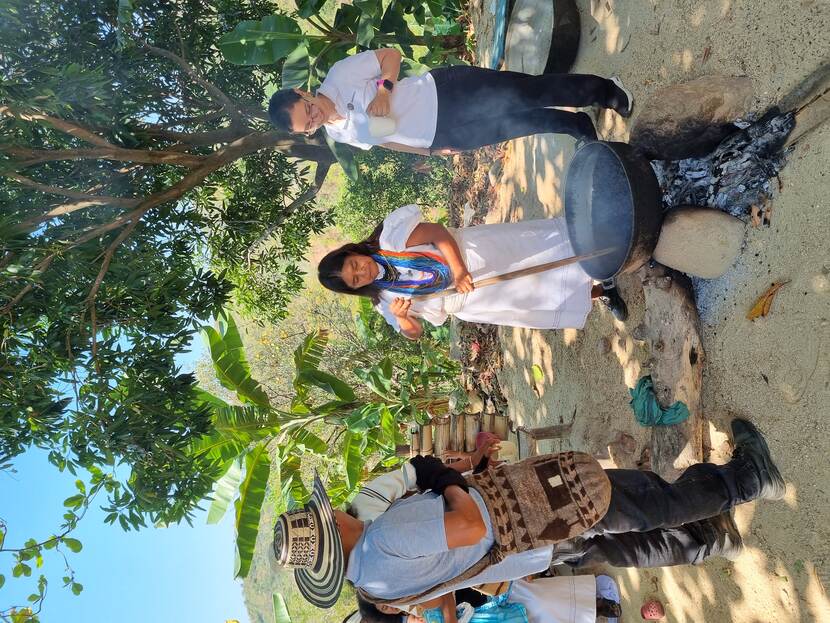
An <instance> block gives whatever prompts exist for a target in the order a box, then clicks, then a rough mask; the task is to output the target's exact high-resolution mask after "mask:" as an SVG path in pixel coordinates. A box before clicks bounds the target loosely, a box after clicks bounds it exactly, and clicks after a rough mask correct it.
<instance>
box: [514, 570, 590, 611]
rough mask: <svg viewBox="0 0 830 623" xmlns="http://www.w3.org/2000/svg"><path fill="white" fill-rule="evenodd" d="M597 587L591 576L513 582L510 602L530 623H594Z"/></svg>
mask: <svg viewBox="0 0 830 623" xmlns="http://www.w3.org/2000/svg"><path fill="white" fill-rule="evenodd" d="M596 599H597V585H596V580H595V579H594V576H593V575H574V576H560V577H555V578H537V579H535V580H533V581H532V582H527V581H525V580H518V581H516V582H513V588H512V589H511V591H510V601H512V602H516V603H520V604H522V605H523V606H524V607H525V609H526V610H527V618H528V621H529V622H530V623H596V620H597V601H596Z"/></svg>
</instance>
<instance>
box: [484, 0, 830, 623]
mask: <svg viewBox="0 0 830 623" xmlns="http://www.w3.org/2000/svg"><path fill="white" fill-rule="evenodd" d="M578 4H579V6H580V10H581V13H582V42H583V43H582V49H581V51H580V56H579V58H578V59H577V64H576V66H575V67H574V69H573V71H574V72H578V73H579V72H581V73H596V74H602V75H613V74H617V75H620V76H621V77H622V79H623V81H624V82H625V83H626V85H627V86H629V88H631V90H632V91H633V92H634V94H635V97H636V98H638V100H639V101H640V102H644V101H645V99H646V97H647V96H648V95H649V94H650V93H652V92H653V91H654V90H655V89H657V88H658V87H662V86H665V85H668V84H672V83H674V82H680V81H684V80H688V79H691V78H695V77H698V76H701V75H706V74H726V75H747V76H748V77H750V78H751V79H752V81H753V85H754V88H755V92H756V95H757V110H759V111H760V110H764V109H766V107H768V106H769V105H770V104H772V103H774V102H776V101H778V100H779V99H780V98H781V97H782V96H784V95H785V94H786V93H788V92H789V91H790V90H791V89H792V88H793V87H794V86H795V85H796V84H798V83H799V81H800V80H802V79H803V78H804V77H805V76H806V75H808V74H809V73H810V72H812V71H813V70H815V69H816V68H817V67H819V66H820V65H821V64H822V61H823V59H825V60H824V62H827V60H826V59H830V38H828V36H827V32H826V28H827V24H828V23H830V5H828V3H826V2H824V3H822V2H820V1H818V2H813V1H809V0H803V1H801V2H798V1H794V2H789V3H781V2H776V1H773V0H754V1H749V0H747V1H740V2H739V1H730V0H718V1H713V2H693V1H675V2H653V1H652V2H627V3H624V2H620V1H619V0H618V1H617V2H613V1H612V0H608V1H607V2H606V0H600V2H590V1H589V0H580V1H579V2H578ZM599 4H601V5H602V6H601V8H598V9H595V10H594V14H593V15H594V16H595V18H596V19H594V18H592V13H591V7H592V6H593V5H599ZM485 19H486V18H485ZM478 43H479V46H480V47H482V48H485V47H487V46H489V42H488V41H487V40H486V29H484V28H483V29H481V30H480V36H479V42H478ZM525 60H526V59H525ZM538 62H539V63H540V66H539V68H538V69H537V71H538V70H541V65H543V63H544V62H543V61H542V60H541V57H540V59H539V61H538ZM598 128H599V129H600V134H601V135H603V136H605V137H612V138H616V139H618V140H625V139H626V138H627V135H628V131H629V128H630V123H629V122H626V121H625V120H622V119H621V118H619V117H617V116H616V115H613V114H611V113H604V114H603V115H601V116H600V119H599V122H598ZM572 144H573V143H572V141H571V140H570V139H568V138H567V137H565V138H563V137H557V138H556V139H554V138H553V137H552V136H540V137H534V138H531V139H523V140H519V141H514V142H512V143H511V144H510V145H509V147H508V152H507V156H506V158H505V165H504V174H503V177H502V182H501V184H500V185H499V187H498V191H499V192H498V201H497V202H496V203H495V204H494V205H492V207H491V209H490V210H489V212H488V215H487V221H488V222H502V221H513V220H519V219H529V218H539V217H542V216H553V215H556V214H558V213H559V211H560V209H561V200H560V195H559V188H560V183H561V180H562V174H563V171H564V169H565V167H566V163H567V162H568V159H569V158H570V156H571V154H572V151H573V147H572ZM828 165H830V127H828V126H827V124H825V126H824V127H822V128H820V129H819V130H817V131H815V132H813V133H812V134H811V135H809V136H808V137H807V138H806V139H804V140H803V141H801V142H800V143H799V144H798V146H797V147H796V149H795V150H794V152H793V153H792V155H791V156H790V161H789V164H788V165H787V166H786V168H785V169H784V171H783V173H782V175H781V187H780V191H779V192H778V193H777V195H776V196H775V198H774V201H773V204H774V206H773V207H774V212H773V219H772V225H771V227H769V228H758V229H750V230H749V233H748V236H747V244H746V246H745V249H744V251H743V253H742V255H741V257H740V258H739V260H738V262H737V263H736V265H735V266H733V267H732V269H731V270H730V271H729V272H728V273H727V274H726V275H725V276H724V277H722V278H721V279H719V280H715V281H714V282H711V283H710V284H709V287H708V288H707V289H706V292H705V293H704V294H702V295H699V307H701V308H703V309H705V311H706V314H705V315H704V317H703V318H702V320H703V342H704V344H703V346H704V349H705V352H706V363H705V368H704V384H703V396H702V404H703V412H704V415H705V416H706V417H707V418H708V419H709V421H710V434H711V438H712V440H713V444H712V446H713V448H712V449H713V452H712V458H713V460H723V459H725V458H727V457H728V456H729V450H730V449H729V446H728V443H726V441H725V440H726V436H725V432H726V431H727V430H728V422H729V419H730V415H729V414H730V412H731V413H734V414H741V415H744V416H746V417H749V418H751V419H752V420H753V421H755V422H756V423H758V425H759V426H760V427H761V428H762V429H763V430H764V431H765V433H766V434H767V438H768V440H769V442H770V446H771V448H772V452H773V454H774V456H775V457H776V459H777V461H778V463H779V465H780V467H781V470H782V472H783V474H784V476H785V479H786V480H787V485H788V486H787V497H786V499H785V500H784V501H782V502H776V503H761V504H747V505H744V506H742V507H741V508H740V509H738V511H737V513H736V518H737V522H738V525H739V527H740V528H741V530H742V532H743V533H744V534H745V535H746V537H745V539H746V545H747V548H746V551H745V553H744V554H743V555H742V556H741V558H740V559H739V560H738V561H736V562H735V563H730V562H728V561H725V560H713V561H711V562H708V563H706V564H704V565H702V566H700V567H678V568H671V569H662V570H622V571H619V572H614V573H613V574H614V575H615V576H616V577H617V579H618V581H619V582H620V585H621V590H622V592H623V596H624V601H625V604H624V612H623V615H624V620H639V607H640V604H641V603H642V602H643V600H644V599H645V598H647V597H650V596H654V597H658V598H659V599H661V600H662V601H663V603H664V604H665V605H666V609H667V614H668V616H667V620H668V621H679V622H689V623H699V622H701V621H707V622H720V621H735V622H737V623H743V622H746V623H760V622H764V623H766V622H771V621H775V622H776V623H789V622H796V621H830V601H828V598H827V595H826V592H825V587H828V586H830V527H828V526H829V525H830V484H828V483H830V468H828V460H827V457H828V454H830V443H828V441H827V439H828V433H830V430H828V429H830V242H828V241H830V214H828V211H827V196H828V194H830V173H828V170H830V166H828ZM787 279H789V280H790V283H789V284H788V285H787V286H785V288H784V289H782V290H781V291H780V293H779V295H778V297H777V298H776V300H775V302H774V304H773V309H772V312H771V314H770V315H769V317H767V318H762V319H760V320H757V321H755V322H750V321H748V320H747V319H746V318H745V315H746V312H747V311H748V310H749V308H750V307H751V305H752V303H753V302H754V300H755V298H756V297H757V296H758V295H759V294H761V293H762V292H763V291H764V290H765V289H766V288H767V287H768V286H769V284H770V283H771V282H772V281H779V280H787ZM620 287H621V290H622V291H623V292H624V294H625V296H626V299H627V301H628V304H629V309H630V311H631V317H630V319H629V320H628V321H627V322H626V323H625V324H622V323H618V322H616V321H614V320H613V319H612V318H611V316H610V314H609V313H608V312H607V311H606V310H605V309H602V308H598V307H597V308H595V310H594V312H593V313H592V314H591V315H590V317H589V319H588V323H587V325H586V327H585V329H584V330H583V331H579V332H578V331H569V330H565V331H556V332H553V331H550V332H542V331H529V330H513V329H502V330H501V331H500V338H501V343H502V347H503V351H504V370H503V372H502V374H501V376H500V381H501V385H502V388H503V390H504V392H505V394H506V395H507V397H508V399H509V401H510V409H511V415H512V417H513V418H514V419H515V420H516V421H517V422H518V423H519V424H525V425H531V426H539V425H550V424H556V423H567V422H572V423H573V428H572V433H571V436H570V438H569V439H567V440H564V441H562V442H556V444H555V445H552V444H551V443H550V442H547V444H548V445H545V444H542V446H541V448H540V449H541V450H543V451H545V450H558V449H560V448H575V449H585V450H588V451H591V452H594V453H597V454H599V455H602V456H607V450H606V446H607V444H608V443H609V442H610V441H612V439H613V438H614V437H615V436H616V435H617V433H618V431H623V432H625V433H627V434H630V435H631V436H632V437H633V438H634V439H635V440H636V442H637V448H636V450H635V452H634V454H635V455H637V456H639V451H640V450H641V449H642V447H643V446H644V445H645V444H646V443H647V441H648V439H649V437H650V434H649V432H648V431H647V430H645V429H642V428H640V427H638V426H637V424H636V423H635V422H634V419H633V417H632V412H631V410H630V408H629V407H628V393H627V388H628V387H632V386H633V385H634V384H635V382H636V380H637V379H638V378H639V377H640V376H641V375H642V374H644V373H646V372H647V368H646V364H647V362H648V360H649V358H650V357H651V354H650V353H649V352H648V351H647V349H646V347H645V346H644V345H643V343H642V342H638V341H636V340H635V339H633V337H632V336H631V331H632V330H633V329H634V328H635V327H637V325H638V324H639V323H640V320H641V319H642V316H643V304H642V301H643V297H642V288H641V286H640V284H639V282H638V280H637V278H635V277H627V278H624V279H622V280H621V283H620ZM533 364H538V365H539V366H541V367H542V369H543V371H544V374H545V381H544V384H543V386H542V387H541V391H540V396H539V397H537V396H536V394H535V393H534V392H533V390H532V376H531V375H532V372H531V366H532V365H533Z"/></svg>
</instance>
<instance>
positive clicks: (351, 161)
mask: <svg viewBox="0 0 830 623" xmlns="http://www.w3.org/2000/svg"><path fill="white" fill-rule="evenodd" d="M325 139H326V144H327V145H328V146H329V149H331V153H333V154H334V157H335V158H337V162H339V163H340V166H341V167H343V173H345V174H346V177H348V178H349V179H350V180H352V181H353V182H356V181H357V180H358V178H359V177H360V174H359V173H358V170H357V162H356V161H355V158H354V148H353V147H350V146H348V145H345V144H344V143H338V142H337V141H335V140H334V139H333V138H331V137H330V136H329V135H328V134H326V136H325Z"/></svg>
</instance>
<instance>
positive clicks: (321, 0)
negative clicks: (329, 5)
mask: <svg viewBox="0 0 830 623" xmlns="http://www.w3.org/2000/svg"><path fill="white" fill-rule="evenodd" d="M325 3H326V0H296V4H297V15H299V16H300V17H302V18H303V19H307V18H308V17H310V16H312V15H315V14H316V13H317V12H318V11H319V10H320V9H322V8H323V5H324V4H325Z"/></svg>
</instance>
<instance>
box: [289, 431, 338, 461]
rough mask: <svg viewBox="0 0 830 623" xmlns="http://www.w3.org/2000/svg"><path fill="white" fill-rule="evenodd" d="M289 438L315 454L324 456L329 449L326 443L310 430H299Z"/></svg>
mask: <svg viewBox="0 0 830 623" xmlns="http://www.w3.org/2000/svg"><path fill="white" fill-rule="evenodd" d="M291 437H292V438H293V440H294V443H295V444H297V445H302V446H304V447H305V448H306V449H307V450H310V451H311V452H313V453H315V454H321V455H326V454H327V453H328V449H329V447H328V446H327V445H326V442H325V441H323V440H322V439H320V438H319V437H318V436H317V435H315V434H314V433H312V432H311V431H310V430H306V429H304V428H303V429H300V430H298V431H297V432H296V433H294V434H293V435H292V436H291Z"/></svg>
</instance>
